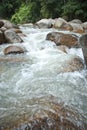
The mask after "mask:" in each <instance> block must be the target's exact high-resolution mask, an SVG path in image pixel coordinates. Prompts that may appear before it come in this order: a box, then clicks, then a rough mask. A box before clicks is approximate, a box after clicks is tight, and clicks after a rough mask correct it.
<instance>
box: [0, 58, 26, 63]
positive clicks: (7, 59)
mask: <svg viewBox="0 0 87 130" xmlns="http://www.w3.org/2000/svg"><path fill="white" fill-rule="evenodd" d="M25 61H27V59H25V58H22V57H19V58H16V57H13V58H12V57H0V62H25Z"/></svg>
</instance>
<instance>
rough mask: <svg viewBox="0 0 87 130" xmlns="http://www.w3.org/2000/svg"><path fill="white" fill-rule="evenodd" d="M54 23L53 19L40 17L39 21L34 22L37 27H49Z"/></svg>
mask: <svg viewBox="0 0 87 130" xmlns="http://www.w3.org/2000/svg"><path fill="white" fill-rule="evenodd" d="M53 24H54V20H53V19H41V20H40V21H38V22H36V25H37V26H38V27H39V28H51V27H52V25H53Z"/></svg>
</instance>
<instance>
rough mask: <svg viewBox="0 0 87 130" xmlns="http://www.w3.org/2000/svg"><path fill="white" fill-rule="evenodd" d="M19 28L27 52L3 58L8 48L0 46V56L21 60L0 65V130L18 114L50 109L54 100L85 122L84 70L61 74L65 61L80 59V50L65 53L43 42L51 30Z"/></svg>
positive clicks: (86, 80) (86, 91) (86, 77)
mask: <svg viewBox="0 0 87 130" xmlns="http://www.w3.org/2000/svg"><path fill="white" fill-rule="evenodd" d="M20 28H21V30H22V31H23V33H24V34H25V35H26V37H22V38H23V40H24V43H21V44H22V46H23V47H24V48H25V49H26V50H27V51H26V52H25V54H17V55H16V56H13V55H9V56H4V54H3V49H4V48H5V47H6V46H8V45H0V57H7V58H21V59H22V61H20V62H14V61H13V62H6V61H4V62H0V130H4V129H5V127H7V128H9V127H11V126H13V124H12V123H14V122H16V121H17V120H21V117H22V115H25V116H27V117H25V118H28V117H29V116H30V117H31V116H32V115H33V114H34V113H35V111H36V110H38V109H41V110H42V109H44V110H51V109H52V106H51V105H49V101H54V100H55V102H57V103H63V104H64V106H69V107H70V108H72V109H75V110H76V111H78V113H80V114H82V115H83V117H84V121H85V123H87V74H86V73H87V72H86V70H85V69H84V70H82V71H75V72H66V73H62V72H61V68H62V67H65V66H66V65H65V64H66V61H67V59H70V58H72V57H74V56H79V57H81V58H82V59H83V54H82V50H81V48H79V49H70V50H68V54H66V53H63V52H62V51H60V50H58V49H57V47H56V46H55V44H54V43H53V42H50V41H46V40H45V39H46V35H47V34H48V33H49V32H51V31H53V30H52V29H34V28H29V27H20ZM65 33H69V32H65ZM15 44H17V45H19V46H21V44H19V43H15ZM82 120H83V119H82ZM20 122H21V121H20ZM77 122H78V120H77ZM80 123H81V122H80ZM6 130H7V129H6ZM17 130H21V129H17ZM22 130H24V129H22ZM35 130H37V129H35ZM43 130H44V129H43ZM60 130H63V129H62V128H61V129H60ZM72 130H74V129H72ZM84 130H86V129H85V128H84Z"/></svg>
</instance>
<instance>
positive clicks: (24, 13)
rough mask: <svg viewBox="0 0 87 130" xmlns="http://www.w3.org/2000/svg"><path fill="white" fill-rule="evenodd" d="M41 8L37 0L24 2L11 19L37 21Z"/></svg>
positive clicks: (14, 20)
mask: <svg viewBox="0 0 87 130" xmlns="http://www.w3.org/2000/svg"><path fill="white" fill-rule="evenodd" d="M38 16H39V10H38V9H37V5H36V3H35V2H32V3H30V4H22V5H21V7H20V8H19V10H17V11H16V13H15V14H14V15H13V16H12V18H11V21H12V22H15V23H26V22H35V21H36V20H38Z"/></svg>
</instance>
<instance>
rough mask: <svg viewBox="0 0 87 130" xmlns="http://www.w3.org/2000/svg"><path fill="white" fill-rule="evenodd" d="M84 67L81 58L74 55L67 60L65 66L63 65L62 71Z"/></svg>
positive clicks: (77, 69)
mask: <svg viewBox="0 0 87 130" xmlns="http://www.w3.org/2000/svg"><path fill="white" fill-rule="evenodd" d="M83 68H84V63H83V61H82V59H80V58H79V57H74V58H72V59H71V60H69V61H68V62H67V64H66V65H65V68H64V67H63V71H65V72H73V71H80V70H82V69H83Z"/></svg>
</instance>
